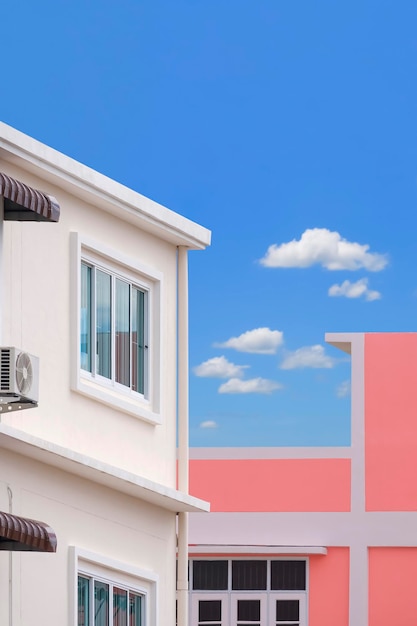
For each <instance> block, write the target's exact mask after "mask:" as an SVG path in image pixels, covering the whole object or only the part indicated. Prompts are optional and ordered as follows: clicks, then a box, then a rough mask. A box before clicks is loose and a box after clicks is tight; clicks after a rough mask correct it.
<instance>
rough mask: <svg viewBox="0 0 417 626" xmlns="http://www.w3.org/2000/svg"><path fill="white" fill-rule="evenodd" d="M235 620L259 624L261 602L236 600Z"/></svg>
mask: <svg viewBox="0 0 417 626" xmlns="http://www.w3.org/2000/svg"><path fill="white" fill-rule="evenodd" d="M237 619H238V621H242V620H244V621H247V622H259V621H260V619H261V601H260V600H238V601H237Z"/></svg>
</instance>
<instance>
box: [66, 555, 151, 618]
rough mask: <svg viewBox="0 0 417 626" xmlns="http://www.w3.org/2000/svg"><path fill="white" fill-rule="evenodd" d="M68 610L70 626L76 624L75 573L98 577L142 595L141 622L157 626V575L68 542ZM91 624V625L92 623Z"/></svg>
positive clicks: (76, 577) (76, 582)
mask: <svg viewBox="0 0 417 626" xmlns="http://www.w3.org/2000/svg"><path fill="white" fill-rule="evenodd" d="M69 550H70V611H69V626H77V624H78V576H85V577H86V578H93V579H99V580H101V581H103V582H106V583H109V584H111V585H116V586H117V585H120V586H121V587H124V588H127V589H129V590H130V591H134V592H135V593H138V594H140V595H141V596H142V599H143V600H142V602H143V607H142V615H143V621H142V624H143V626H156V625H157V623H158V619H157V618H158V615H157V592H158V575H157V574H155V573H154V572H150V571H148V570H143V569H139V568H137V567H133V566H132V565H128V564H126V563H122V562H121V561H116V560H114V559H109V558H108V557H105V556H102V555H99V554H96V553H94V552H90V551H89V550H84V549H82V548H79V547H76V546H70V549H69ZM92 626H93V625H92Z"/></svg>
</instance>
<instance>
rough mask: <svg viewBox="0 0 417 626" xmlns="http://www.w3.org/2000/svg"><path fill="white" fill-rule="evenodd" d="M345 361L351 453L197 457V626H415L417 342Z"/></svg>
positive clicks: (226, 452)
mask: <svg viewBox="0 0 417 626" xmlns="http://www.w3.org/2000/svg"><path fill="white" fill-rule="evenodd" d="M326 340H327V342H328V343H330V344H332V345H334V346H336V347H338V348H340V349H341V350H342V351H344V352H346V353H348V354H351V360H352V426H351V428H352V436H351V442H352V443H351V446H350V447H346V448H341V447H339V448H211V449H210V448H196V449H192V450H191V451H190V491H191V493H192V494H193V495H196V496H198V497H200V498H203V499H205V500H209V501H210V502H211V513H209V514H206V513H193V514H190V522H189V540H190V547H189V551H190V555H189V556H190V624H191V626H208V624H210V625H211V626H214V625H216V626H217V625H221V626H229V625H230V626H239V625H242V626H243V625H245V626H249V625H250V626H264V625H266V624H268V626H271V625H273V626H289V625H293V626H348V625H349V626H366V625H367V624H368V625H369V626H393V625H395V626H397V625H400V624H417V593H416V585H417V333H392V334H379V333H375V334H368V333H366V334H356V333H355V334H329V335H327V336H326Z"/></svg>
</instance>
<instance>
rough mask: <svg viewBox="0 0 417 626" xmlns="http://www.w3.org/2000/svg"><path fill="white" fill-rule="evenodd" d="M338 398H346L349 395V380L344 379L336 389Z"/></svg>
mask: <svg viewBox="0 0 417 626" xmlns="http://www.w3.org/2000/svg"><path fill="white" fill-rule="evenodd" d="M336 395H337V397H338V398H346V397H347V396H349V395H350V380H344V381H343V382H342V383H340V385H339V386H338V388H337V389H336Z"/></svg>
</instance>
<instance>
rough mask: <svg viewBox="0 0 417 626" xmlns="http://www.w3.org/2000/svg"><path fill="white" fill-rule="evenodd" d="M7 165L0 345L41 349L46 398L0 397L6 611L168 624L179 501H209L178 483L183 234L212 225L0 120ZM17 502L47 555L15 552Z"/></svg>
mask: <svg viewBox="0 0 417 626" xmlns="http://www.w3.org/2000/svg"><path fill="white" fill-rule="evenodd" d="M0 172H2V173H3V174H4V175H5V176H3V178H2V179H1V178H0V184H1V181H3V186H2V187H0V198H1V200H2V201H4V202H2V204H4V221H1V223H2V226H3V235H2V250H1V256H0V260H1V265H0V267H1V277H2V292H1V342H0V345H1V346H6V347H8V346H15V347H17V352H16V354H15V355H14V356H13V354H14V353H13V351H12V356H13V358H15V356H17V355H18V354H20V352H21V351H23V352H25V353H26V352H27V353H28V354H29V355H36V357H39V405H38V406H35V407H34V408H31V409H30V410H9V409H8V406H11V407H12V408H13V409H15V408H16V407H17V406H18V403H16V402H14V403H13V404H12V405H10V404H9V405H7V404H1V400H0V409H2V410H1V412H0V419H1V422H0V448H1V450H0V452H1V454H0V511H3V512H5V513H8V514H11V515H12V516H16V517H14V518H13V517H11V516H9V517H8V518H7V519H8V520H9V521H6V523H5V525H3V526H1V523H0V548H1V547H3V552H0V583H1V584H0V624H5V625H6V624H10V625H13V626H38V625H39V624H43V625H45V626H52V625H54V626H56V625H57V624H60V625H61V624H68V625H70V626H105V625H106V626H107V625H109V624H112V625H113V626H128V625H129V626H138V625H139V624H140V625H141V626H142V625H145V624H146V626H154V625H155V626H156V625H158V624H161V625H162V624H163V625H164V626H165V625H168V624H174V623H175V593H176V592H175V586H176V585H175V580H176V574H175V561H176V554H175V553H176V543H177V514H179V515H178V518H179V519H178V545H179V575H178V577H179V584H178V588H179V620H178V621H179V623H185V621H186V609H184V607H185V606H186V604H187V603H186V598H185V596H186V590H185V587H186V584H185V580H184V579H185V578H186V576H185V571H186V570H185V569H184V568H185V567H186V562H187V553H186V546H187V537H186V530H187V512H188V511H204V510H207V509H208V505H207V503H205V502H203V501H201V500H198V499H197V498H194V497H192V496H190V495H189V493H188V475H187V471H188V470H187V468H188V457H187V455H188V449H187V445H188V443H187V440H188V423H187V422H188V404H187V395H188V390H187V379H188V362H187V351H188V344H187V341H188V338H187V333H188V328H187V250H188V249H204V248H205V247H206V246H207V245H209V243H210V232H209V231H208V230H206V229H205V228H203V227H201V226H199V225H197V224H195V223H193V222H191V221H189V220H188V219H186V218H184V217H182V216H180V215H178V214H176V213H173V212H172V211H170V210H168V209H166V208H164V207H162V206H160V205H158V204H156V203H155V202H153V201H151V200H149V199H147V198H145V197H143V196H141V195H140V194H138V193H136V192H134V191H132V190H130V189H127V188H126V187H124V186H122V185H120V184H118V183H116V182H114V181H113V180H110V179H109V178H107V177H105V176H102V175H101V174H98V173H97V172H95V171H93V170H91V169H89V168H88V167H85V166H84V165H81V164H80V163H78V162H76V161H74V160H72V159H70V158H68V157H66V156H64V155H63V154H60V153H59V152H56V151H55V150H52V149H51V148H49V147H47V146H45V145H42V144H41V143H39V142H37V141H35V140H34V139H31V138H30V137H27V136H25V135H23V134H22V133H20V132H18V131H16V130H14V129H12V128H10V127H9V126H6V125H4V124H0ZM35 190H42V192H43V193H44V195H40V194H37V193H36V192H35ZM49 196H53V197H54V198H56V203H55V201H54V200H53V199H52V200H51V199H50V197H49ZM34 200H37V204H36V203H34ZM48 203H49V206H47V204H48ZM47 210H50V214H49V215H47V214H46V213H45V211H47ZM42 211H44V216H45V215H46V219H44V220H43V221H37V220H39V219H40V216H39V212H42ZM58 217H59V221H58V222H56V223H52V222H51V220H50V218H52V220H53V219H58ZM20 219H24V220H27V219H29V221H18V220H20ZM48 222H51V223H48ZM177 312H178V314H177ZM12 360H13V359H12ZM6 361H7V359H5V360H4V362H2V371H1V373H2V382H1V384H3V374H4V371H5V367H6V369H7V368H9V369H10V366H9V365H8V361H7V362H6ZM177 362H178V370H179V374H180V375H179V376H178V375H177ZM12 366H14V363H12ZM12 369H13V368H12ZM22 371H23V370H22ZM36 371H37V364H36V360H34V359H33V370H32V375H33V380H34V381H35V379H36ZM10 373H11V376H13V374H14V372H13V371H11V372H10ZM30 378H31V372H30V371H29V372H28V371H27V369H25V370H24V379H25V380H24V384H26V383H27V385H28V388H29V390H28V391H25V392H24V393H25V394H26V396H28V397H29V398H30V397H31V396H32V397H33V399H34V400H36V397H35V396H36V389H35V388H33V387H32V389H30V384H29V383H30V382H31V381H30ZM33 384H36V381H35V382H34V383H33ZM4 389H5V387H1V391H4ZM1 391H0V393H1ZM3 395H4V394H3ZM177 403H178V407H179V411H178V413H179V414H178V416H177ZM177 424H178V437H179V444H180V445H179V478H178V486H179V490H177V481H176V438H177ZM18 516H20V517H23V518H31V519H34V520H42V521H43V522H45V523H46V524H47V525H48V526H50V527H51V528H53V531H54V532H55V534H56V537H57V542H58V548H57V551H56V553H55V554H47V553H42V552H25V551H23V552H21V551H8V550H9V549H10V546H12V547H13V545H14V546H15V547H16V546H17V547H19V544H16V543H15V544H13V542H12V543H10V542H9V543H8V542H6V541H5V540H6V538H7V536H6V535H7V533H6V530H7V529H5V528H6V527H7V524H9V525H10V524H11V522H10V520H12V519H14V520H17V523H19V518H18ZM20 523H21V524H22V525H24V522H20ZM37 528H38V530H39V529H40V531H41V530H42V526H39V527H37ZM9 531H10V528H9ZM40 531H39V532H40ZM48 532H49V533H50V537H49V538H50V539H51V541H52V542H53V535H52V534H51V533H52V531H51V530H50V529H48V528H46V533H47V534H48ZM23 534H24V533H23ZM30 534H31V533H30V531H27V533H26V535H28V536H23V535H22V537H21V539H20V547H23V548H24V547H25V541H26V542H27V543H30V541H31V539H30V537H29V535H30ZM47 539H48V537H47ZM32 541H33V538H32ZM184 564H185V565H184ZM77 589H78V592H77Z"/></svg>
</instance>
